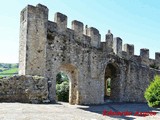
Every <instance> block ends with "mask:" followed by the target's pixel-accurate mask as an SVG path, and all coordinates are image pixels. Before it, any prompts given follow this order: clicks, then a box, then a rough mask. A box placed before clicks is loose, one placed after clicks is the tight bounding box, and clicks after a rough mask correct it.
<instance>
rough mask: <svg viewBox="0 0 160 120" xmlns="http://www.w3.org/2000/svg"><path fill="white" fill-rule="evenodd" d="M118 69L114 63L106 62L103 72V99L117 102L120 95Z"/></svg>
mask: <svg viewBox="0 0 160 120" xmlns="http://www.w3.org/2000/svg"><path fill="white" fill-rule="evenodd" d="M119 74H120V70H119V66H118V65H117V64H116V63H108V64H107V66H106V68H105V74H104V101H107V100H111V101H115V102H118V101H119V99H120V98H119V96H120V75H119Z"/></svg>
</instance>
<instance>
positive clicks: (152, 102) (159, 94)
mask: <svg viewBox="0 0 160 120" xmlns="http://www.w3.org/2000/svg"><path fill="white" fill-rule="evenodd" d="M144 97H145V98H146V100H147V102H148V105H149V106H150V107H160V76H155V78H154V80H153V81H152V82H151V84H150V85H149V86H148V88H147V89H146V91H145V94H144Z"/></svg>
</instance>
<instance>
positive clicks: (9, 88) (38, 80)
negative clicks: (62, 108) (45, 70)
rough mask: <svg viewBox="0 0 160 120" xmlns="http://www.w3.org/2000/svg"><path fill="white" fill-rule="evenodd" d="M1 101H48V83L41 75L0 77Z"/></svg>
mask: <svg viewBox="0 0 160 120" xmlns="http://www.w3.org/2000/svg"><path fill="white" fill-rule="evenodd" d="M0 102H25V103H46V102H50V101H49V100H48V83H47V80H46V78H44V77H40V76H29V75H27V76H23V75H22V76H13V77H9V78H2V79H0Z"/></svg>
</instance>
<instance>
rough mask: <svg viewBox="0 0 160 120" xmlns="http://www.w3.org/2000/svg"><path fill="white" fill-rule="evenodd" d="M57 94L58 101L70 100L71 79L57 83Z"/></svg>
mask: <svg viewBox="0 0 160 120" xmlns="http://www.w3.org/2000/svg"><path fill="white" fill-rule="evenodd" d="M56 95H57V97H58V101H63V102H68V99H69V81H64V82H62V83H61V84H56Z"/></svg>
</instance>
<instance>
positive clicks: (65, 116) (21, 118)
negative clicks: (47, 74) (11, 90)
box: [0, 102, 160, 120]
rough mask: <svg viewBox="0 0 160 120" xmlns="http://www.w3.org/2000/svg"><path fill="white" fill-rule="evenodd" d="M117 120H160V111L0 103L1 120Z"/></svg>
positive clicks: (141, 106)
mask: <svg viewBox="0 0 160 120" xmlns="http://www.w3.org/2000/svg"><path fill="white" fill-rule="evenodd" d="M104 110H106V111H111V112H112V111H113V112H118V111H120V112H125V111H127V110H128V111H130V112H132V113H135V112H136V111H139V112H144V111H150V112H156V115H154V116H147V117H140V116H137V115H130V116H115V115H112V116H111V115H109V116H103V115H102V113H104ZM113 119H114V120H115V119H121V120H122V119H125V120H133V119H144V120H147V119H148V120H152V119H153V120H160V109H151V108H149V107H148V106H147V105H146V104H128V103H121V104H119V103H117V104H116V103H112V104H105V105H92V106H80V105H69V104H68V103H62V102H60V103H59V104H48V105H43V104H22V103H0V120H113Z"/></svg>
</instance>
